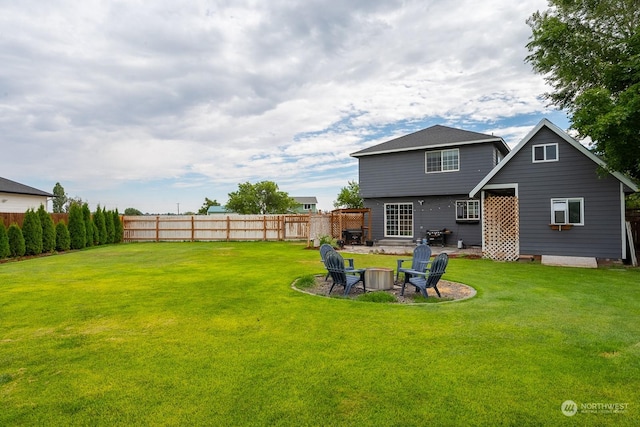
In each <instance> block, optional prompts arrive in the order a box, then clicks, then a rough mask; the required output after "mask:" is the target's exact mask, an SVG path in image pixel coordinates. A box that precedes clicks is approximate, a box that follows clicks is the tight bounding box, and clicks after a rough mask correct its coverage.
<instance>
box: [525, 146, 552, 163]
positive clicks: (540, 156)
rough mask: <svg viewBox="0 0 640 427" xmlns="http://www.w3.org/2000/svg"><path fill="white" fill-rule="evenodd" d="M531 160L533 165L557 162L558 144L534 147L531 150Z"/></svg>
mask: <svg viewBox="0 0 640 427" xmlns="http://www.w3.org/2000/svg"><path fill="white" fill-rule="evenodd" d="M531 158H532V160H533V163H542V162H557V161H558V158H559V156H558V143H553V144H538V145H534V146H533V147H532V148H531Z"/></svg>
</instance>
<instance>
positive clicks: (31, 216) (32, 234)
mask: <svg viewBox="0 0 640 427" xmlns="http://www.w3.org/2000/svg"><path fill="white" fill-rule="evenodd" d="M22 236H23V237H24V243H25V252H24V253H25V255H40V254H41V253H42V224H41V223H40V216H39V215H38V214H37V213H36V211H34V210H33V209H29V210H27V211H26V212H25V214H24V220H23V222H22Z"/></svg>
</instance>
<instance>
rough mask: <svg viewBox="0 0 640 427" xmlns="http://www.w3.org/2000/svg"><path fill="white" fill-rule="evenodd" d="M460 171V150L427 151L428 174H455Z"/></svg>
mask: <svg viewBox="0 0 640 427" xmlns="http://www.w3.org/2000/svg"><path fill="white" fill-rule="evenodd" d="M457 170H460V150H459V149H457V148H453V149H451V150H438V151H427V153H426V158H425V171H426V173H436V172H453V171H457Z"/></svg>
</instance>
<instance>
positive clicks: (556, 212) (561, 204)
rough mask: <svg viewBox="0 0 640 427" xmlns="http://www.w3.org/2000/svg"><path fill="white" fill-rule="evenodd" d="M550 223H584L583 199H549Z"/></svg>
mask: <svg viewBox="0 0 640 427" xmlns="http://www.w3.org/2000/svg"><path fill="white" fill-rule="evenodd" d="M551 224H558V225H564V224H573V225H584V199H583V198H575V199H551Z"/></svg>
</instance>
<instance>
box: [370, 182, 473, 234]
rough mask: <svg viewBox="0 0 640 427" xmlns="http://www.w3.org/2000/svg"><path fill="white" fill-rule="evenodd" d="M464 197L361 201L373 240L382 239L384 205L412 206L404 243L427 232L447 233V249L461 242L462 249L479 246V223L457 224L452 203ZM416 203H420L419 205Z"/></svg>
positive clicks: (465, 197) (465, 198)
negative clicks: (368, 210) (409, 231)
mask: <svg viewBox="0 0 640 427" xmlns="http://www.w3.org/2000/svg"><path fill="white" fill-rule="evenodd" d="M468 198H469V197H468V194H460V195H450V196H419V197H389V198H376V199H365V200H364V205H365V207H366V208H371V221H372V224H371V228H372V238H373V239H374V240H380V239H384V238H385V236H384V205H385V203H412V204H413V236H412V237H411V238H407V240H411V241H414V242H415V241H416V240H417V239H422V238H423V237H425V234H426V231H427V230H442V229H443V228H446V229H447V230H451V232H452V234H450V235H448V236H447V245H455V244H457V241H458V239H462V240H463V241H464V243H465V244H466V245H477V246H480V245H481V244H482V234H481V233H482V231H481V225H480V223H479V222H475V223H457V222H456V210H455V202H456V200H467V199H468ZM418 200H424V203H423V204H422V205H420V204H419V203H418Z"/></svg>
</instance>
